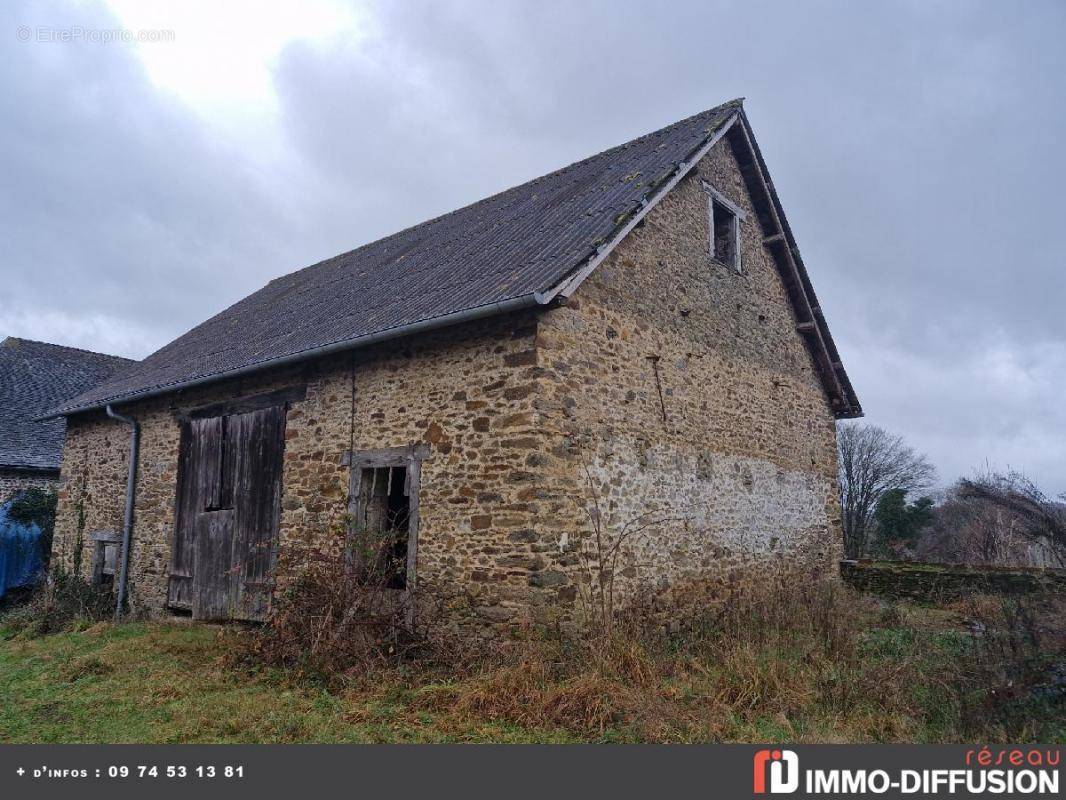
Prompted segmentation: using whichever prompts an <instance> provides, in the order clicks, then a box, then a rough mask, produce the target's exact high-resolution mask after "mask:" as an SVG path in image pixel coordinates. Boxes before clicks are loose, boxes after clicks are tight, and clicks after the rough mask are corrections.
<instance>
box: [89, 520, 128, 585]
mask: <svg viewBox="0 0 1066 800" xmlns="http://www.w3.org/2000/svg"><path fill="white" fill-rule="evenodd" d="M92 538H93V544H94V547H93V565H92V566H93V583H95V584H97V585H99V586H113V585H114V583H115V576H116V575H117V574H118V569H119V559H120V558H121V556H122V542H121V539H120V537H119V535H118V534H117V533H115V532H114V531H98V532H97V533H94V534H93V537H92Z"/></svg>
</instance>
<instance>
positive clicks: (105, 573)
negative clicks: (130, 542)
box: [100, 542, 118, 585]
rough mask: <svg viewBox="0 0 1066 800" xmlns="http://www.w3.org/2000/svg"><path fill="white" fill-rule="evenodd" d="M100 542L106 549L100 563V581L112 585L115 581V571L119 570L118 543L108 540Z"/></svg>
mask: <svg viewBox="0 0 1066 800" xmlns="http://www.w3.org/2000/svg"><path fill="white" fill-rule="evenodd" d="M100 544H101V545H102V546H103V551H104V552H103V554H102V558H101V563H100V583H102V584H104V585H111V584H113V583H114V582H115V573H116V572H117V571H118V545H117V544H110V543H108V542H100Z"/></svg>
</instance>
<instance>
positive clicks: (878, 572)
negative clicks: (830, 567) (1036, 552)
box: [840, 561, 1066, 602]
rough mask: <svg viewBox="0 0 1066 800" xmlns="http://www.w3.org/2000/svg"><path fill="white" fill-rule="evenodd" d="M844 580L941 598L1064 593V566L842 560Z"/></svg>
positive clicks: (874, 589)
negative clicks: (1059, 567)
mask: <svg viewBox="0 0 1066 800" xmlns="http://www.w3.org/2000/svg"><path fill="white" fill-rule="evenodd" d="M840 574H841V576H842V577H843V578H844V580H845V581H846V582H847V583H848V584H850V585H851V586H854V587H855V588H856V589H858V590H860V591H863V592H871V593H873V594H880V595H884V596H887V597H897V598H910V599H914V600H930V601H936V602H940V601H944V600H951V599H954V598H958V597H961V596H964V595H967V594H972V593H974V592H978V593H981V594H1029V593H1031V592H1053V593H1056V594H1066V570H1062V569H1040V568H1037V567H1028V568H1026V567H992V566H976V567H973V566H966V565H963V564H924V563H920V562H914V561H841V562H840Z"/></svg>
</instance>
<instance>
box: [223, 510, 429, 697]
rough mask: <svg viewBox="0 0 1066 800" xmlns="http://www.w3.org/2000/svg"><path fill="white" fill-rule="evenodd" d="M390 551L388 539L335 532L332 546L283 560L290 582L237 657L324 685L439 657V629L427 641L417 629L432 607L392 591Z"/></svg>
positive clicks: (407, 592) (426, 620) (393, 570)
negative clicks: (285, 669) (294, 672)
mask: <svg viewBox="0 0 1066 800" xmlns="http://www.w3.org/2000/svg"><path fill="white" fill-rule="evenodd" d="M393 552H394V548H393V542H392V540H391V538H390V537H389V536H388V533H387V532H386V533H385V534H376V533H367V532H360V533H359V535H357V536H351V535H349V534H348V533H347V532H346V531H343V530H339V531H337V532H336V533H335V534H334V538H333V540H332V541H328V542H324V543H323V544H321V545H316V546H313V547H309V548H306V549H302V550H299V551H296V550H293V551H292V552H290V553H288V554H285V555H284V556H283V557H282V560H283V561H284V562H285V563H286V564H287V567H286V570H287V571H288V570H292V571H293V572H294V573H295V575H296V577H295V578H294V579H293V580H292V581H291V583H290V584H289V585H288V586H286V587H285V588H284V590H283V591H281V592H280V593H279V597H278V598H277V599H276V600H275V602H274V606H273V609H272V612H271V615H270V619H269V620H268V621H267V622H266V623H265V624H264V625H263V626H262V628H260V629H259V630H258V631H256V632H255V633H254V634H253V635H252V636H251V637H250V638H249V639H248V641H247V644H246V648H245V650H244V651H243V652H242V653H241V654H240V657H241V658H242V659H244V660H246V661H247V660H254V661H257V662H261V663H265V664H269V665H277V666H285V667H289V668H293V669H295V670H297V672H299V673H301V674H304V675H307V676H311V677H315V678H320V679H325V680H327V681H335V680H338V679H343V678H344V677H346V676H351V675H353V674H365V673H367V672H368V671H372V670H374V669H380V668H383V667H387V666H390V665H396V664H401V663H404V662H408V661H412V660H416V659H422V660H433V659H437V658H443V657H444V656H445V652H444V649H445V647H446V646H447V644H448V643H449V642H450V639H449V637H448V636H447V635H446V632H445V631H444V630H443V628H442V629H441V630H440V631H439V634H440V635H439V636H437V637H435V638H434V639H433V640H431V639H430V638H428V637H427V636H425V635H424V634H423V633H422V632H421V630H422V629H420V628H419V627H418V624H416V623H421V624H423V625H426V626H429V625H430V624H431V619H432V617H433V610H434V609H433V607H432V605H431V604H429V603H428V602H427V603H421V604H420V603H419V598H418V596H417V594H416V592H415V591H414V590H413V589H409V590H399V589H396V588H394V586H395V583H396V575H397V569H398V563H397V560H396V558H395V557H394V556H393Z"/></svg>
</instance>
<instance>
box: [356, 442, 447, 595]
mask: <svg viewBox="0 0 1066 800" xmlns="http://www.w3.org/2000/svg"><path fill="white" fill-rule="evenodd" d="M429 452H430V450H429V445H426V444H416V445H409V446H407V447H384V448H379V449H376V450H354V451H349V452H346V453H343V454H342V455H341V464H342V465H343V466H346V467H348V468H349V474H348V535H349V536H350V537H351V536H354V535H355V533H356V531H358V530H360V529H361V528H362V527H363V526H364V525H365V524H366V520H365V519H364V518H363V517H364V515H365V510H364V509H362V508H360V503H359V497H360V496H361V494H362V488H363V487H362V481H363V470H365V469H392V468H396V467H403V468H405V470H406V473H405V474H406V481H407V496H408V504H409V505H408V516H407V565H406V576H405V582H404V589H403V590H402V591H404V592H410V591H411V590H412V589H413V588H414V586H415V582H416V579H417V574H416V567H417V564H418V516H419V515H418V510H419V509H418V501H419V491H420V489H421V487H422V462H423V461H425V460H426V458H427V457H428V456H429Z"/></svg>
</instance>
